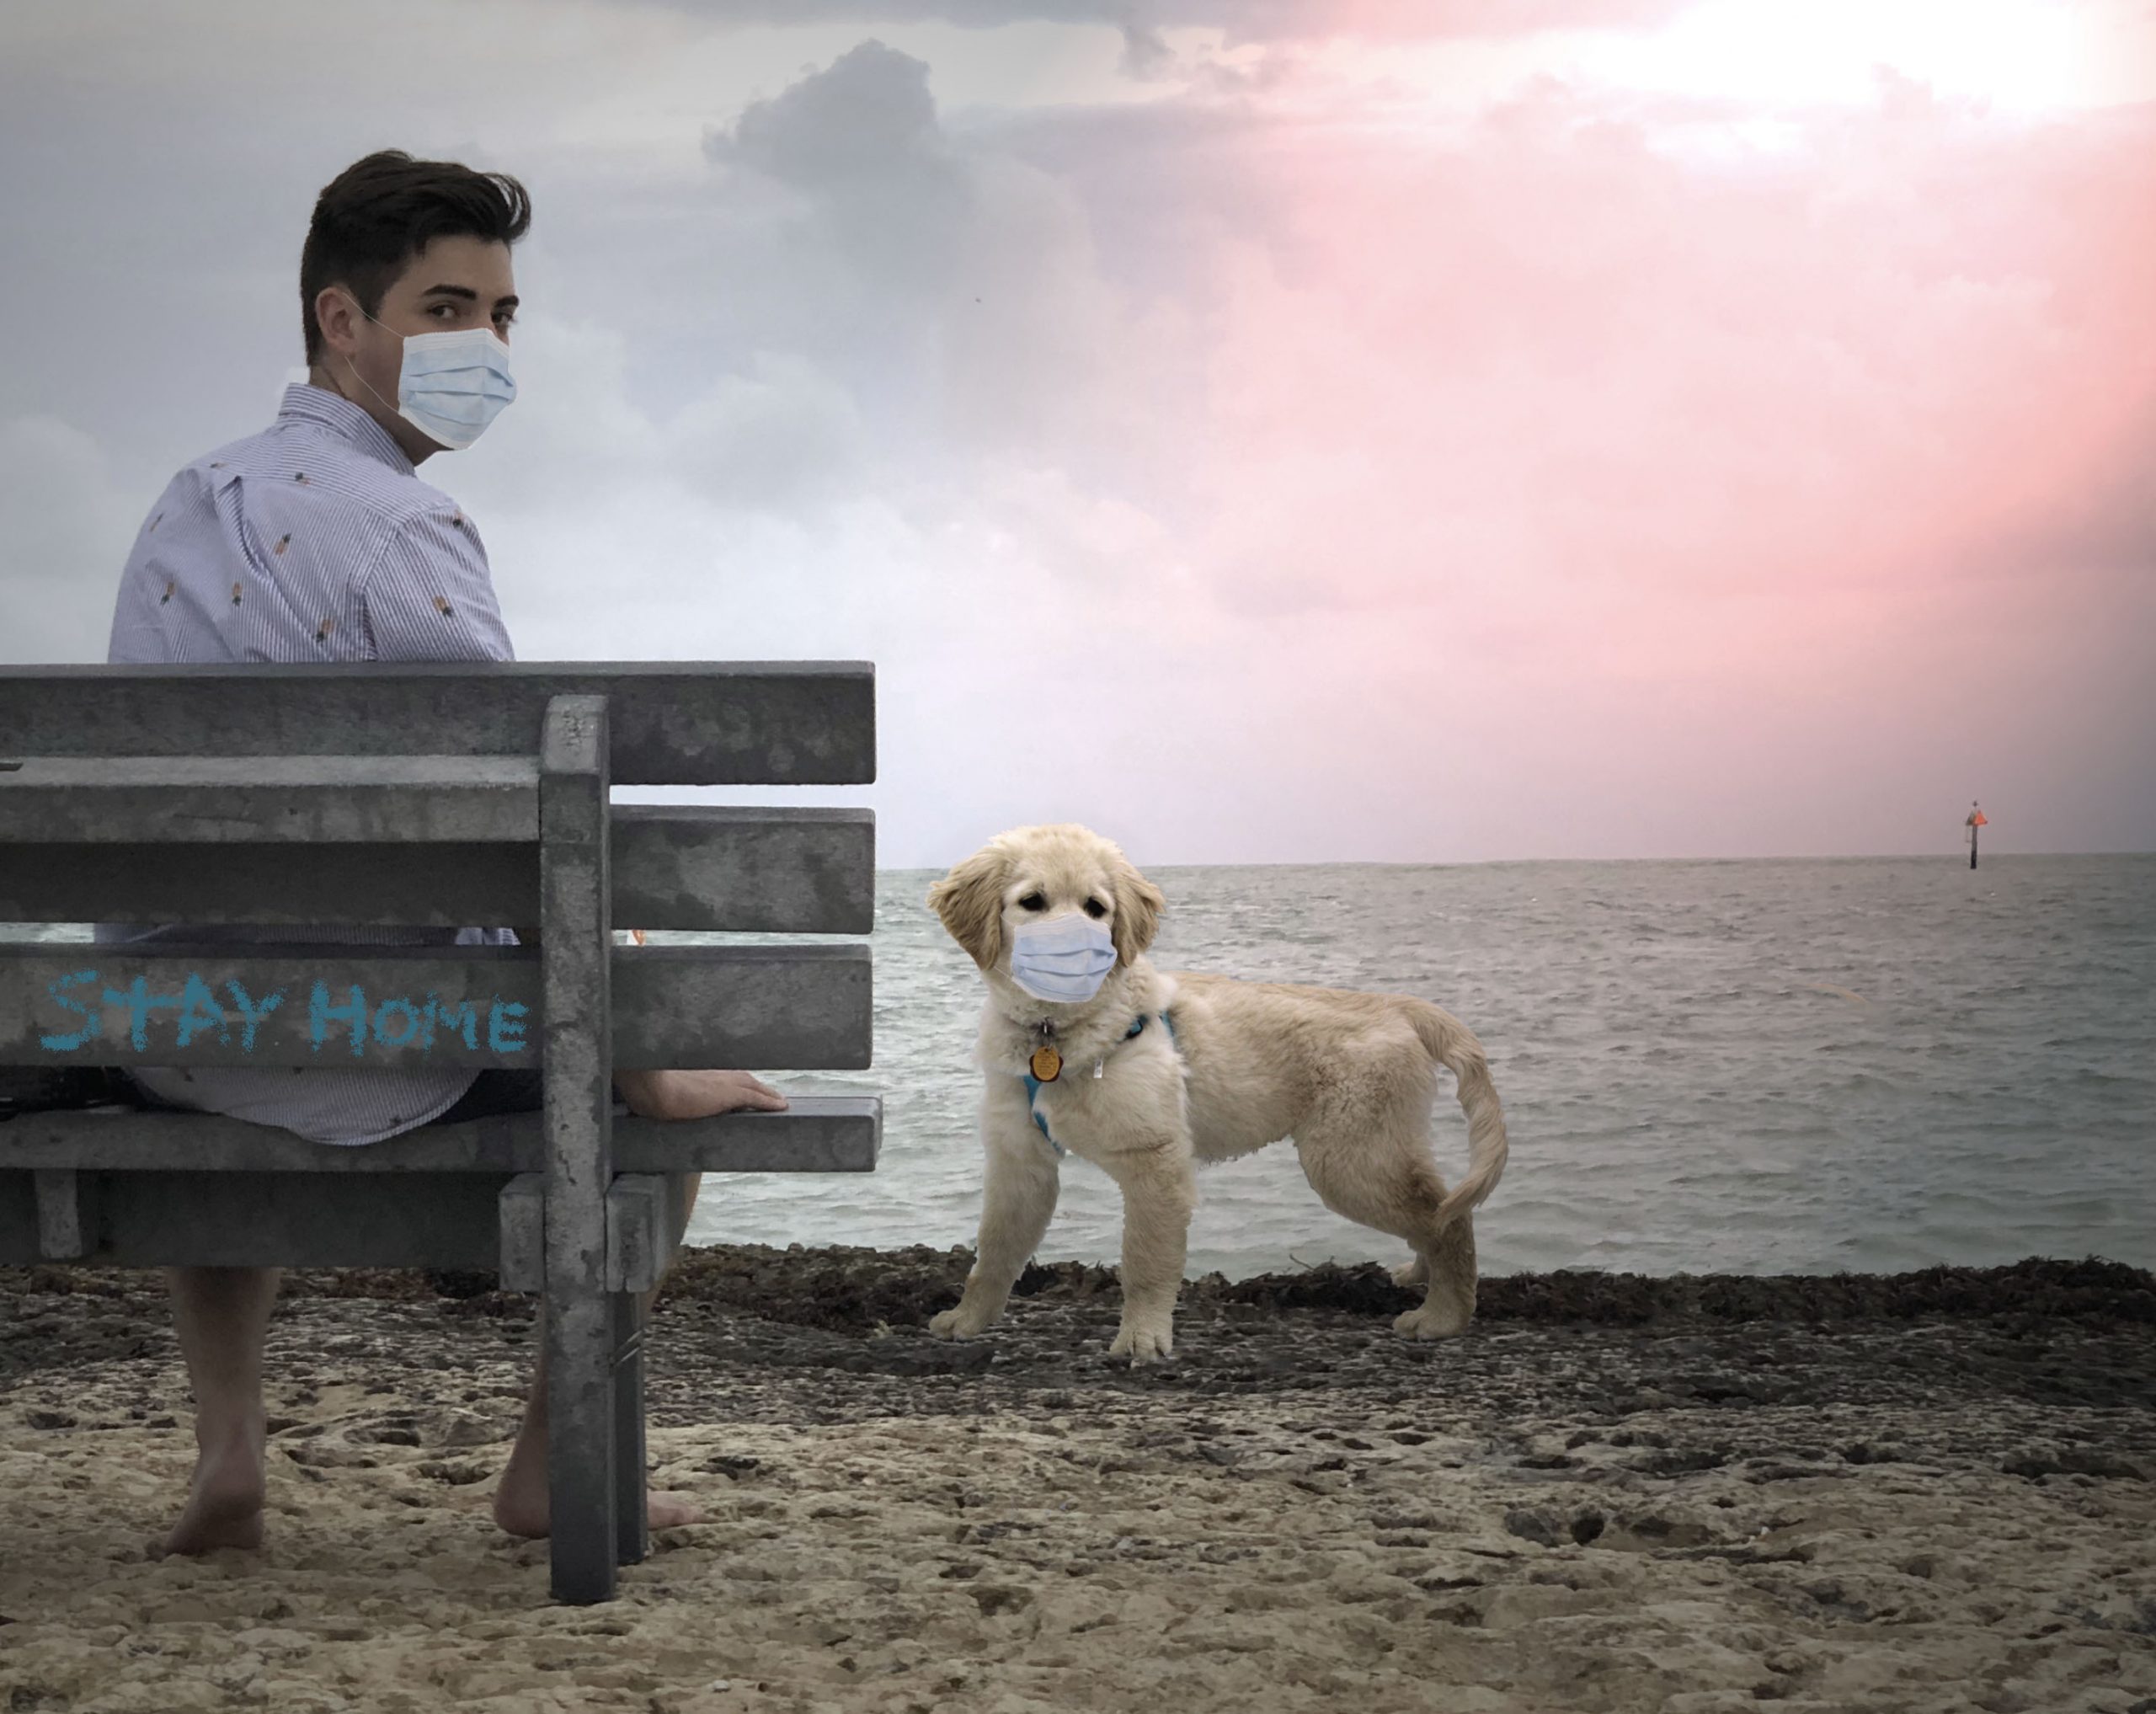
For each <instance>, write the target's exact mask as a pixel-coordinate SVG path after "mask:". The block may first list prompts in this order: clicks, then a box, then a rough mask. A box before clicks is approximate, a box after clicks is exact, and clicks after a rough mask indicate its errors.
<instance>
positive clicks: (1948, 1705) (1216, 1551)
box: [0, 1247, 2156, 1714]
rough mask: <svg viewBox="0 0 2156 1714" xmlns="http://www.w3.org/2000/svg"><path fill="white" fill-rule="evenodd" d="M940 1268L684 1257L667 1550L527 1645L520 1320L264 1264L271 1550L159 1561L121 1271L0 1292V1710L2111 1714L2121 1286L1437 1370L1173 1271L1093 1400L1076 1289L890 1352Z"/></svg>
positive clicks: (150, 1315) (1525, 1334) (1784, 1301)
mask: <svg viewBox="0 0 2156 1714" xmlns="http://www.w3.org/2000/svg"><path fill="white" fill-rule="evenodd" d="M969 1259H970V1258H969V1257H968V1255H967V1254H966V1253H965V1252H963V1251H952V1252H942V1251H931V1250H926V1249H914V1250H909V1251H904V1252H884V1253H878V1252H871V1251H863V1250H844V1249H803V1248H798V1247H797V1248H794V1249H791V1250H785V1251H779V1250H771V1249H765V1248H759V1247H726V1248H715V1249H708V1250H696V1251H691V1252H689V1253H688V1254H687V1255H686V1257H685V1258H684V1260H683V1262H682V1264H681V1265H680V1268H678V1269H677V1271H676V1273H675V1276H674V1279H673V1280H672V1281H671V1283H670V1287H669V1290H668V1291H667V1293H666V1295H665V1296H664V1299H663V1300H662V1301H661V1303H660V1305H659V1309H658V1311H657V1312H656V1313H655V1315H654V1323H653V1327H652V1332H651V1337H650V1349H651V1359H650V1376H649V1388H650V1408H651V1420H652V1423H653V1425H654V1429H653V1449H652V1450H653V1457H654V1464H655V1466H656V1468H657V1472H658V1479H659V1480H660V1481H661V1482H664V1484H665V1485H666V1486H669V1487H677V1488H681V1489H686V1490H688V1491H690V1492H692V1493H694V1494H695V1495H696V1498H698V1499H699V1501H700V1502H702V1503H704V1504H705V1505H706V1506H707V1508H709V1510H710V1512H711V1521H709V1522H708V1523H706V1524H700V1525H696V1526H693V1527H691V1528H690V1529H688V1530H680V1531H676V1532H672V1533H671V1534H670V1535H669V1536H668V1538H667V1539H666V1540H665V1541H664V1543H663V1544H662V1545H661V1547H660V1549H659V1551H657V1552H656V1553H654V1556H653V1557H652V1559H651V1560H649V1561H648V1562H646V1563H645V1564H644V1565H643V1566H640V1567H633V1568H632V1569H630V1570H629V1571H628V1572H627V1573H625V1574H624V1578H623V1595H622V1599H621V1600H619V1601H617V1602H615V1603H613V1604H611V1605H608V1606H607V1607H606V1608H603V1609H595V1610H583V1611H580V1612H579V1611H572V1610H563V1609H556V1608H552V1607H551V1606H549V1605H547V1602H546V1600H545V1573H544V1553H543V1549H540V1548H535V1547H531V1546H514V1545H511V1544H510V1543H508V1542H507V1541H506V1540H504V1538H502V1537H500V1536H499V1535H498V1534H495V1533H494V1532H492V1530H491V1529H490V1526H488V1524H486V1523H485V1520H484V1504H485V1495H486V1492H487V1490H488V1486H489V1485H490V1482H491V1477H492V1476H493V1474H494V1469H495V1467H496V1465H497V1463H498V1460H499V1455H500V1453H501V1451H502V1450H503V1449H502V1446H501V1444H500V1443H501V1442H502V1441H503V1440H504V1439H505V1438H506V1436H507V1435H508V1434H509V1433H510V1432H511V1430H512V1429H513V1427H514V1422H515V1407H516V1402H517V1398H518V1396H519V1395H520V1391H521V1386H522V1381H523V1377H524V1375H525V1373H526V1364H527V1363H528V1361H529V1354H530V1350H531V1335H532V1326H531V1302H530V1300H527V1299H524V1298H521V1297H515V1296H510V1295H503V1294H500V1293H499V1292H496V1291H494V1290H493V1289H492V1287H493V1281H492V1279H490V1278H489V1277H488V1276H485V1275H477V1274H469V1275H416V1274H368V1273H302V1274H296V1275H293V1276H291V1278H290V1279H289V1280H288V1284H287V1288H286V1298H285V1301H284V1302H283V1303H282V1304H281V1305H280V1310H279V1313H278V1317H277V1320H276V1322H275V1325H274V1327H273V1332H272V1339H271V1348H270V1365H269V1366H270V1377H271V1379H270V1391H271V1397H272V1412H273V1416H272V1423H271V1430H272V1434H271V1446H272V1503H271V1513H272V1518H271V1532H270V1533H271V1540H270V1544H269V1545H268V1546H266V1547H265V1548H264V1551H263V1553H262V1554H260V1555H259V1556H243V1555H236V1554H232V1555H217V1556H211V1559H210V1560H208V1561H205V1562H200V1563H182V1562H171V1561H165V1562H159V1561H157V1560H155V1559H153V1558H152V1557H151V1556H149V1554H148V1552H147V1546H148V1544H149V1542H150V1541H151V1540H152V1538H153V1536H154V1533H155V1528H156V1525H157V1524H158V1523H159V1522H161V1521H162V1520H163V1519H164V1517H165V1514H166V1513H167V1512H168V1509H169V1508H170V1507H171V1505H172V1503H173V1500H174V1498H176V1496H177V1494H178V1492H179V1484H180V1483H181V1482H182V1481H183V1480H184V1471H185V1469H186V1464H187V1455H188V1453H189V1450H190V1448H189V1443H188V1440H187V1437H186V1422H187V1416H186V1408H187V1407H186V1396H185V1387H184V1375H182V1374H181V1372H180V1370H179V1365H178V1362H177V1353H176V1350H175V1348H173V1342H172V1336H171V1332H170V1324H169V1316H168V1314H167V1313H166V1311H165V1310H164V1307H163V1296H162V1290H161V1288H160V1286H159V1283H158V1282H157V1279H155V1277H154V1276H151V1275H146V1274H128V1273H100V1272H96V1271H91V1270H72V1269H66V1268H33V1269H17V1270H7V1271H0V1448H4V1449H5V1450H0V1542H5V1543H6V1544H7V1548H8V1551H6V1553H5V1554H4V1555H0V1621H7V1622H0V1690H6V1691H7V1692H8V1695H9V1696H10V1697H11V1698H12V1700H11V1701H8V1703H7V1704H6V1705H5V1706H10V1707H13V1708H39V1709H44V1708H52V1709H66V1710H69V1711H71V1714H72V1711H87V1710H99V1711H104V1710H114V1711H117V1710H121V1709H157V1710H175V1711H177V1710H191V1709H195V1708H198V1707H200V1708H211V1707H224V1706H247V1705H250V1704H251V1705H253V1706H274V1707H276V1708H279V1709H280V1710H282V1709H298V1710H312V1709H323V1710H330V1709H335V1710H344V1709H359V1708H368V1709H372V1708H383V1709H392V1708H404V1707H411V1708H413V1709H415V1710H416V1709H418V1708H422V1707H431V1706H446V1705H451V1704H454V1705H455V1706H465V1707H480V1708H499V1709H501V1710H504V1711H506V1710H509V1709H512V1708H515V1709H519V1710H521V1709H524V1708H529V1707H555V1706H560V1707H565V1708H566V1707H575V1708H615V1707H621V1708H635V1709H640V1710H657V1711H661V1714H674V1711H683V1714H701V1711H703V1710H706V1709H710V1710H722V1709H723V1710H732V1709H735V1708H766V1707H780V1708H789V1709H791V1708H800V1709H803V1710H809V1711H815V1710H821V1709H825V1708H831V1709H845V1710H853V1709H878V1710H883V1709H890V1710H894V1711H895V1710H913V1709H916V1708H917V1709H921V1710H924V1711H925V1710H929V1709H935V1710H939V1711H940V1710H943V1709H980V1710H984V1711H986V1710H994V1711H997V1714H1003V1711H1017V1710H1031V1709H1034V1708H1039V1709H1043V1710H1045V1709H1049V1708H1067V1707H1069V1706H1073V1705H1074V1704H1075V1703H1077V1702H1080V1701H1083V1702H1086V1703H1087V1704H1089V1705H1090V1706H1096V1707H1100V1708H1104V1709H1105V1708H1122V1707H1131V1708H1136V1707H1140V1706H1144V1707H1147V1708H1149V1709H1150V1708H1152V1707H1153V1706H1155V1705H1156V1704H1157V1703H1158V1702H1159V1701H1161V1699H1162V1698H1163V1697H1164V1696H1171V1697H1173V1698H1174V1699H1175V1700H1177V1701H1178V1702H1181V1703H1182V1704H1184V1705H1186V1706H1187V1708H1188V1709H1189V1710H1192V1711H1198V1710H1212V1709H1215V1708H1218V1709H1221V1710H1227V1709H1230V1708H1233V1709H1235V1710H1238V1711H1250V1710H1261V1711H1270V1710H1273V1709H1281V1710H1297V1711H1300V1710H1305V1709H1309V1710H1320V1709H1332V1708H1339V1707H1346V1706H1355V1707H1357V1708H1358V1709H1364V1708H1369V1709H1400V1710H1402V1711H1406V1710H1411V1709H1412V1710H1422V1709H1428V1708H1434V1707H1440V1706H1442V1707H1445V1708H1455V1707H1456V1708H1462V1709H1475V1710H1488V1711H1496V1714H1503V1711H1520V1714H1547V1711H1551V1710H1558V1709H1574V1708H1577V1709H1596V1710H1610V1711H1617V1710H1632V1709H1640V1710H1648V1709H1653V1710H1656V1711H1658V1714H1659V1711H1664V1710H1668V1711H1674V1714H1700V1711H1705V1710H1719V1709H1725V1708H1737V1707H1756V1706H1760V1705H1762V1704H1763V1703H1772V1704H1778V1705H1780V1706H1783V1707H1786V1708H1790V1709H1810V1710H1816V1711H1822V1714H1823V1711H1827V1710H1836V1711H1840V1710H1854V1709H1865V1710H1872V1709H1877V1710H1888V1709H1895V1710H1902V1709H1906V1710H1911V1711H1919V1710H1924V1711H1929V1710H1940V1711H1944V1710H1950V1709H1951V1710H1961V1709H1971V1708H1973V1709H1980V1710H1983V1711H1986V1714H2025V1711H2042V1714H2052V1711H2073V1710H2088V1711H2091V1714H2130V1711H2132V1714H2156V1486H2153V1484H2156V1277H2152V1276H2151V1275H2150V1274H2149V1273H2146V1272H2143V1271H2141V1270H2137V1269H2134V1268H2125V1267H2121V1266H2119V1265H2117V1264H2114V1263H2105V1262H2100V1261H2095V1260H2091V1261H2087V1262H2080V1263H2068V1262H2057V1261H2038V1260H2031V1261H2027V1262H2024V1263H2019V1264H2017V1265H2015V1266H2014V1267H2010V1268H1992V1269H1983V1270H1972V1269H1959V1268H1939V1269H1932V1270H1929V1271H1927V1272H1924V1273H1913V1274H1903V1275H1895V1276H1862V1275H1840V1276H1832V1277H1825V1278H1801V1279H1799V1278H1767V1279H1749V1278H1735V1277H1728V1276H1721V1277H1696V1278H1684V1277H1680V1278H1677V1279H1646V1278H1641V1277H1638V1276H1625V1275H1616V1276H1611V1275H1604V1274H1598V1273H1554V1274H1546V1275H1523V1276H1518V1277H1515V1278H1512V1279H1486V1280H1485V1281H1484V1282H1483V1284H1482V1296H1481V1307H1480V1309H1479V1311H1478V1313H1477V1317H1476V1323H1475V1325H1474V1327H1473V1328H1472V1329H1471V1330H1470V1333H1469V1334H1468V1335H1467V1337H1465V1338H1462V1339H1460V1340H1457V1341H1453V1342H1449V1343H1439V1344H1417V1343H1408V1342H1405V1341H1401V1340H1399V1339H1397V1338H1395V1337H1394V1336H1393V1335H1392V1333H1391V1332H1390V1327H1389V1325H1388V1324H1389V1322H1390V1316H1392V1315H1393V1314H1395V1313H1396V1312H1397V1311H1399V1310H1400V1309H1401V1308H1404V1307H1406V1306H1407V1304H1408V1303H1409V1301H1410V1298H1409V1296H1408V1295H1407V1294H1406V1293H1403V1292H1401V1291H1400V1290H1397V1289H1396V1288H1395V1287H1394V1286H1392V1284H1390V1280H1389V1279H1387V1278H1386V1277H1385V1273H1384V1272H1383V1270H1381V1269H1379V1268H1333V1267H1326V1268H1313V1269H1310V1270H1308V1271H1307V1272H1305V1273H1299V1274H1294V1275H1274V1276H1267V1277H1265V1278H1262V1279H1253V1280H1244V1281H1238V1282H1228V1281H1225V1280H1221V1279H1218V1278H1217V1276H1216V1277H1215V1278H1214V1279H1208V1280H1205V1281H1199V1282H1193V1283H1192V1284H1189V1285H1187V1286H1186V1288H1185V1290H1184V1293H1183V1299H1182V1307H1181V1309H1180V1311H1179V1313H1178V1316H1177V1354H1176V1357H1175V1359H1173V1360H1172V1361H1171V1362H1169V1363H1166V1364H1157V1365H1151V1366H1149V1367H1144V1368H1137V1369H1134V1368H1132V1367H1131V1366H1129V1364H1125V1363H1122V1362H1120V1361H1117V1360H1113V1359H1109V1358H1108V1357H1107V1343H1108V1341H1109V1339H1110V1338H1111V1337H1112V1336H1113V1330H1114V1326H1115V1321H1116V1316H1117V1312H1118V1306H1119V1298H1118V1292H1117V1289H1116V1285H1115V1281H1114V1276H1113V1270H1111V1269H1103V1268H1086V1267H1081V1266H1078V1265H1077V1264H1063V1265H1060V1266H1057V1267H1052V1268H1050V1267H1037V1268H1032V1269H1029V1270H1028V1272H1027V1275H1026V1277H1025V1279H1023V1280H1022V1283H1021V1285H1020V1289H1019V1290H1020V1295H1019V1296H1018V1297H1017V1298H1016V1299H1015V1300H1014V1301H1013V1303H1012V1305H1011V1310H1010V1311H1009V1313H1008V1314H1007V1315H1006V1317H1005V1320H1004V1322H1002V1323H1001V1326H999V1327H997V1328H995V1329H994V1330H992V1332H990V1334H989V1335H988V1336H987V1337H985V1338H983V1339H981V1340H979V1341H975V1342H970V1343H965V1344H955V1345H954V1344H949V1343H942V1342H939V1341H937V1340H933V1339H931V1338H928V1337H927V1336H926V1332H924V1331H923V1329H924V1327H925V1323H926V1320H927V1318H928V1316H930V1315H931V1314H933V1313H934V1312H935V1311H937V1310H939V1309H942V1308H944V1307H947V1306H948V1305H949V1304H950V1303H951V1302H952V1301H953V1300H955V1298H956V1296H957V1295H958V1288H959V1285H960V1283H961V1281H962V1280H963V1274H964V1271H965V1268H966V1265H967V1263H968V1262H969ZM264 1615H273V1616H270V1617H265V1616H264ZM600 1615H606V1617H605V1618H604V1619H603V1620H602V1619H601V1617H600ZM602 1625H603V1626H611V1629H605V1628H601V1629H594V1628H593V1627H594V1626H602ZM572 1638H574V1639H577V1640H575V1641H574V1642H572V1641H571V1639H572ZM115 1649H120V1650H121V1653H119V1654H115V1653H114V1652H113V1651H114V1650H115ZM115 1663H117V1664H115Z"/></svg>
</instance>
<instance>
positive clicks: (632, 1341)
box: [606, 1291, 651, 1565]
mask: <svg viewBox="0 0 2156 1714" xmlns="http://www.w3.org/2000/svg"><path fill="white" fill-rule="evenodd" d="M606 1296H607V1302H608V1304H609V1305H610V1306H611V1310H610V1313H611V1317H612V1321H613V1344H614V1386H613V1393H614V1560H615V1562H616V1564H617V1565H635V1564H637V1563H638V1562H640V1561H642V1560H643V1557H644V1556H645V1555H646V1554H647V1553H648V1552H649V1551H651V1508H650V1507H649V1505H648V1503H647V1502H646V1500H645V1498H644V1439H643V1294H642V1293H641V1292H634V1291H613V1292H609V1293H608V1294H607V1295H606Z"/></svg>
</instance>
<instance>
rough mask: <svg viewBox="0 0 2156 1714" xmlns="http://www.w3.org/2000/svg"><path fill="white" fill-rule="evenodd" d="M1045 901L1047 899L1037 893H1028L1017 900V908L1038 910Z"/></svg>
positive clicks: (1046, 901)
mask: <svg viewBox="0 0 2156 1714" xmlns="http://www.w3.org/2000/svg"><path fill="white" fill-rule="evenodd" d="M1047 903H1048V900H1045V899H1043V898H1042V897H1041V895H1040V894H1038V893H1028V894H1026V896H1025V897H1024V898H1022V899H1021V900H1019V901H1018V908H1019V909H1020V910H1039V909H1040V908H1041V907H1042V906H1043V905H1046V904H1047Z"/></svg>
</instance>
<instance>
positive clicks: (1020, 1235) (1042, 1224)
mask: <svg viewBox="0 0 2156 1714" xmlns="http://www.w3.org/2000/svg"><path fill="white" fill-rule="evenodd" d="M987 1124H991V1125H992V1124H994V1121H993V1120H989V1121H987ZM1059 1183H1060V1177H1059V1174H1058V1172H1057V1171H1056V1163H1055V1159H1054V1156H1053V1155H1051V1154H1050V1153H1049V1148H1048V1145H1047V1144H1046V1143H1044V1142H1042V1141H1041V1140H1039V1139H1038V1137H1037V1136H1036V1135H1035V1134H1034V1133H1033V1131H1032V1130H1031V1129H1027V1131H1026V1132H1024V1133H1023V1134H1022V1135H1019V1136H1017V1137H1016V1138H1015V1139H1010V1140H1006V1139H1005V1138H1003V1137H1001V1136H995V1135H991V1136H990V1138H989V1140H988V1176H987V1178H986V1181H985V1183H984V1185H983V1187H982V1191H981V1205H980V1241H979V1246H978V1247H977V1249H976V1251H975V1253H974V1265H973V1271H972V1272H971V1273H968V1274H967V1275H966V1289H965V1292H964V1295H963V1296H961V1297H960V1298H959V1300H958V1304H957V1306H956V1307H954V1308H952V1309H947V1310H945V1311H943V1312H942V1314H941V1315H939V1316H935V1317H934V1318H933V1319H931V1321H930V1322H929V1323H928V1331H929V1332H931V1333H933V1334H934V1335H936V1337H937V1338H939V1339H963V1338H968V1337H969V1336H970V1335H972V1334H974V1333H978V1332H980V1331H981V1330H982V1329H983V1328H985V1327H988V1326H989V1325H990V1323H991V1322H994V1321H995V1319H996V1317H997V1316H1001V1314H1002V1313H1003V1306H1004V1305H1005V1304H1006V1303H1007V1302H1008V1301H1009V1300H1010V1297H1011V1287H1012V1286H1013V1285H1015V1284H1017V1280H1018V1275H1019V1274H1020V1273H1022V1272H1023V1271H1024V1269H1025V1266H1026V1263H1027V1261H1028V1260H1029V1259H1030V1258H1031V1257H1032V1256H1033V1252H1034V1251H1035V1250H1037V1249H1038V1248H1039V1247H1040V1242H1041V1239H1042V1237H1043V1236H1044V1235H1045V1234H1046V1233H1047V1231H1048V1223H1049V1219H1050V1218H1051V1217H1052V1216H1053V1215H1054V1213H1055V1198H1056V1192H1057V1189H1058V1188H1059Z"/></svg>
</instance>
